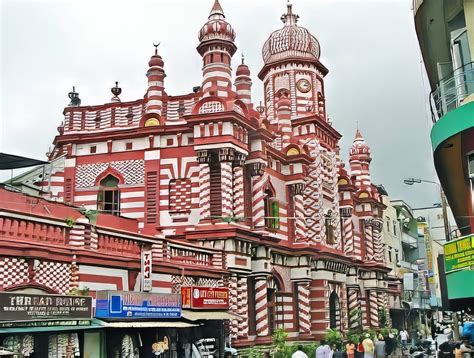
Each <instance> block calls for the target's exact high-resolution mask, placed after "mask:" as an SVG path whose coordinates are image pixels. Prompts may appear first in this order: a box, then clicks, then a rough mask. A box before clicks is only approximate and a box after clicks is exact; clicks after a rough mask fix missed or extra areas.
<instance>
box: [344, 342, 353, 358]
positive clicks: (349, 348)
mask: <svg viewBox="0 0 474 358" xmlns="http://www.w3.org/2000/svg"><path fill="white" fill-rule="evenodd" d="M346 353H347V358H355V344H354V342H352V341H349V342H347V344H346Z"/></svg>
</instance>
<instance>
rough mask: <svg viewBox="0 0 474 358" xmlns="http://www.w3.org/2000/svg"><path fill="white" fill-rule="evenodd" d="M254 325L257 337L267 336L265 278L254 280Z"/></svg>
mask: <svg viewBox="0 0 474 358" xmlns="http://www.w3.org/2000/svg"><path fill="white" fill-rule="evenodd" d="M255 323H256V331H257V337H263V336H268V334H269V328H268V301H267V278H266V277H257V278H255Z"/></svg>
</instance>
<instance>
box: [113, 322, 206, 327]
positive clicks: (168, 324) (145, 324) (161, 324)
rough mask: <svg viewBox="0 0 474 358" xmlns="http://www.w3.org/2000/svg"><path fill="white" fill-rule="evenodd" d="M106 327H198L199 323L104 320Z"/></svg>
mask: <svg viewBox="0 0 474 358" xmlns="http://www.w3.org/2000/svg"><path fill="white" fill-rule="evenodd" d="M104 327H106V328H189V327H199V324H195V323H187V322H180V321H176V322H162V321H158V322H157V321H138V322H137V321H135V322H123V321H121V322H104Z"/></svg>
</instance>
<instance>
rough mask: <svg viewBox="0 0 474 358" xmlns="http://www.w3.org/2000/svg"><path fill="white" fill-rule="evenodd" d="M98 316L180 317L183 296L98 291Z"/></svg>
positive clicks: (96, 311)
mask: <svg viewBox="0 0 474 358" xmlns="http://www.w3.org/2000/svg"><path fill="white" fill-rule="evenodd" d="M95 313H96V317H98V318H180V317H181V296H180V295H179V294H168V293H145V292H123V291H98V292H97V300H96V310H95Z"/></svg>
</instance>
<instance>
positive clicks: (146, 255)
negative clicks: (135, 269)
mask: <svg viewBox="0 0 474 358" xmlns="http://www.w3.org/2000/svg"><path fill="white" fill-rule="evenodd" d="M152 272H153V267H152V258H151V250H146V251H145V250H144V251H142V290H143V291H145V292H149V291H151V289H152V279H151V276H152Z"/></svg>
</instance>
